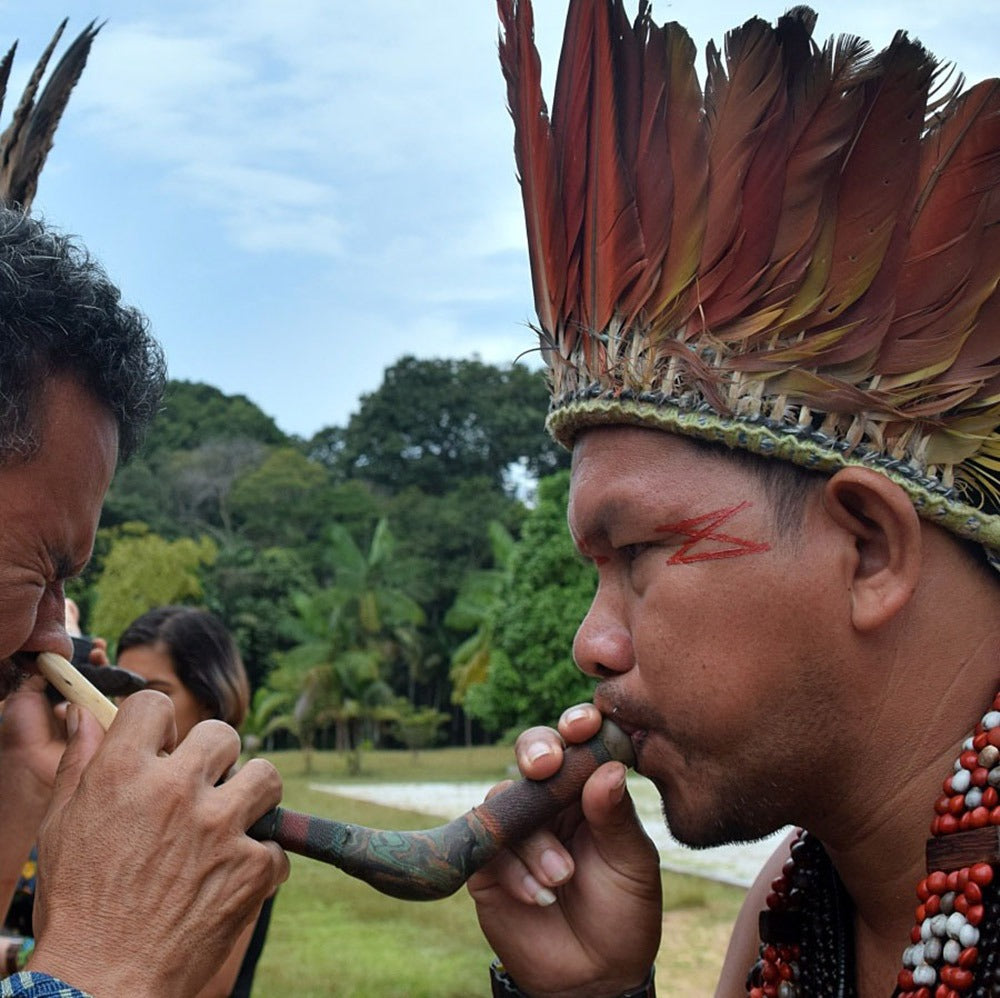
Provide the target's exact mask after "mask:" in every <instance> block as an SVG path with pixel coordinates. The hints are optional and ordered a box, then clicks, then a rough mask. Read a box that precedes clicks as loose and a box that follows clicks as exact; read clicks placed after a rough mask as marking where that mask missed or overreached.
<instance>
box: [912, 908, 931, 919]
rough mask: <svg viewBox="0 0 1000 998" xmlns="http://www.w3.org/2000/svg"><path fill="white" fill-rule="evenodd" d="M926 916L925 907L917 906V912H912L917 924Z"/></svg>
mask: <svg viewBox="0 0 1000 998" xmlns="http://www.w3.org/2000/svg"><path fill="white" fill-rule="evenodd" d="M927 915H928V911H927V905H925V904H918V905H917V910H916V911H915V912H914V917H915V918H916V920H917V921H918V922H922V921H923V920H924V919H925V918H926V917H927Z"/></svg>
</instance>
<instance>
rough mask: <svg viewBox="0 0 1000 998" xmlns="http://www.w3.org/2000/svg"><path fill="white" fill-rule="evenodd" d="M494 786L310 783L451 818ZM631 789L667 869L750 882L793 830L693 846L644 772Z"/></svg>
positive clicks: (632, 779)
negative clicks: (680, 835)
mask: <svg viewBox="0 0 1000 998" xmlns="http://www.w3.org/2000/svg"><path fill="white" fill-rule="evenodd" d="M489 788H490V784H488V783H315V784H310V789H312V790H319V791H322V792H324V793H331V794H337V795H339V796H341V797H350V798H353V799H354V800H363V801H368V802H369V803H372V804H382V805H384V806H386V807H395V808H399V809H401V810H404V811H416V812H418V813H420V814H426V815H429V816H431V817H434V818H441V819H444V820H446V821H450V820H451V819H452V818H457V817H458V816H459V815H460V814H464V813H465V812H466V811H468V810H469V809H470V808H472V807H475V806H476V804H480V803H482V801H483V799H484V798H485V796H486V792H487V790H489ZM629 790H630V792H631V794H632V798H633V799H634V800H635V805H636V810H637V811H638V814H639V817H640V818H641V819H642V823H643V826H644V827H645V829H646V832H647V833H648V834H649V836H650V838H651V839H652V840H653V841H654V842H655V843H656V846H657V848H658V849H659V850H660V864H661V865H662V866H663V867H664V868H665V869H668V870H674V871H676V872H678V873H690V874H693V875H695V876H699V877H707V878H709V879H711V880H721V881H723V882H725V883H728V884H736V885H738V886H740V887H749V886H750V884H751V883H752V882H753V880H754V878H755V877H756V876H757V872H758V871H759V870H760V867H761V865H762V864H763V862H764V861H765V860H766V859H767V857H768V856H770V855H771V853H772V852H773V851H774V849H775V847H776V845H777V844H778V842H780V840H781V839H782V838H784V836H785V835H786V834H787V830H783V831H781V832H777V833H776V834H775V835H773V836H771V837H770V838H767V839H763V840H762V841H760V842H752V843H749V844H746V845H733V846H719V847H717V848H714V849H697V850H696V849H688V848H687V847H686V846H682V845H681V844H680V843H679V842H677V840H676V839H674V838H673V836H671V834H670V832H669V831H668V830H667V827H666V823H665V822H664V820H663V815H662V813H661V812H660V798H659V795H658V794H657V793H656V790H655V789H654V788H653V785H652V784H651V783H649V782H648V781H647V780H644V779H642V778H641V777H630V778H629Z"/></svg>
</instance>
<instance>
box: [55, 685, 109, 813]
mask: <svg viewBox="0 0 1000 998" xmlns="http://www.w3.org/2000/svg"><path fill="white" fill-rule="evenodd" d="M66 734H67V741H66V749H65V751H64V752H63V754H62V758H61V759H60V760H59V768H58V769H57V770H56V779H55V784H54V785H53V788H52V804H51V807H50V810H53V811H55V810H61V809H62V807H63V806H64V805H65V804H66V802H67V801H68V800H69V799H70V798H71V797H72V796H73V794H74V793H75V792H76V788H77V787H78V786H79V783H80V777H81V776H82V774H83V771H84V770H85V769H86V768H87V765H88V763H89V762H90V760H91V759H92V758H93V757H94V753H95V752H96V751H97V749H98V747H99V746H100V744H101V742H102V741H103V740H104V729H103V728H102V727H101V726H100V724H99V723H98V722H97V718H95V717H94V715H93V714H91V713H90V711H89V710H84V709H83V708H82V707H78V706H77V705H76V704H72V703H71V704H70V705H69V707H68V708H67V710H66Z"/></svg>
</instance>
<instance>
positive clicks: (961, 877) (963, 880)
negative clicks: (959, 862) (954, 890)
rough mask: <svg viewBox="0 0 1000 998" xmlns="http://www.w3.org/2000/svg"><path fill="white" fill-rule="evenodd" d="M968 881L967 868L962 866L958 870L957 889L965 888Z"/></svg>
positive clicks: (962, 889)
mask: <svg viewBox="0 0 1000 998" xmlns="http://www.w3.org/2000/svg"><path fill="white" fill-rule="evenodd" d="M968 882H969V868H968V867H967V866H963V867H962V869H961V870H959V871H958V889H959V890H960V891H964V890H965V886H966V884H968Z"/></svg>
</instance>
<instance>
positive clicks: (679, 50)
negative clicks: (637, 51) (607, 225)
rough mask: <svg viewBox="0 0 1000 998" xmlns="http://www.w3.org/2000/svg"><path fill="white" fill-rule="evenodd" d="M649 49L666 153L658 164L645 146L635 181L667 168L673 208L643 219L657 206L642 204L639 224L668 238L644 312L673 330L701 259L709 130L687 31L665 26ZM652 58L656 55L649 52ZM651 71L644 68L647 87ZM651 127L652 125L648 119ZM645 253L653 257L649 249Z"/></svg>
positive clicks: (650, 179) (645, 181)
mask: <svg viewBox="0 0 1000 998" xmlns="http://www.w3.org/2000/svg"><path fill="white" fill-rule="evenodd" d="M650 49H658V50H659V51H660V52H662V53H663V58H664V64H663V65H662V67H661V68H660V70H659V71H660V72H662V73H663V77H664V86H663V104H662V108H658V109H657V112H656V113H657V118H659V119H662V124H659V125H657V126H655V127H658V128H660V129H662V131H663V132H664V133H665V141H666V146H667V152H666V154H665V155H666V159H665V160H664V161H663V162H662V165H660V166H659V167H658V165H657V163H656V162H655V160H654V159H653V150H652V149H651V150H650V154H649V155H648V156H647V157H646V158H645V159H644V160H643V161H641V162H640V164H639V167H638V170H639V171H640V173H639V176H640V183H641V185H642V188H643V189H644V190H645V189H647V188H649V187H654V188H655V186H656V178H657V174H658V173H661V172H667V173H669V174H670V175H671V176H672V177H673V182H674V197H673V211H672V212H670V213H669V214H668V215H665V216H659V217H657V216H654V217H653V219H652V220H651V221H649V222H648V223H647V217H648V215H650V214H651V213H652V212H653V211H655V210H656V207H655V205H654V204H647V202H645V201H644V202H643V203H642V217H643V224H644V226H646V225H647V224H648V226H649V227H650V228H654V227H657V226H658V227H659V228H660V229H661V230H662V233H663V237H664V238H665V239H666V242H667V246H666V251H665V253H664V255H663V257H662V262H661V263H660V264H659V265H658V267H657V270H656V274H655V284H654V285H653V287H652V288H651V289H650V291H649V293H648V295H647V297H646V303H645V311H646V315H647V320H648V321H649V322H650V323H651V324H655V326H656V327H657V328H659V329H664V330H672V329H673V328H674V327H675V326H677V325H678V324H679V323H678V321H677V317H678V314H679V313H680V312H681V310H682V308H683V305H682V300H683V299H682V295H683V292H684V291H685V289H687V288H690V287H691V286H692V285H693V283H694V279H695V275H696V274H697V272H698V263H699V260H700V259H701V252H702V244H703V242H704V233H705V216H706V213H707V210H708V130H707V127H706V122H705V116H704V114H703V112H702V95H701V85H700V84H699V82H698V76H697V73H696V72H695V66H694V63H695V55H696V49H695V45H694V42H692V40H691V38H690V36H689V35H688V33H687V32H686V31H685V30H684V29H683V28H682V27H681V26H680V25H679V24H676V23H673V22H671V23H669V24H665V25H664V26H663V27H662V28H661V29H659V31H656V30H655V29H654V30H653V31H652V32H651V39H650ZM651 59H655V55H652V54H651ZM654 72H655V70H653V69H651V68H650V69H647V73H646V78H647V87H648V86H649V82H648V81H649V79H650V77H651V76H652V75H653V74H654ZM650 127H654V126H653V125H652V123H651V125H650ZM647 242H649V240H647ZM647 251H648V252H649V255H650V259H651V260H652V259H654V258H655V256H654V252H653V251H652V250H649V249H648V250H647ZM651 276H653V275H652V274H651Z"/></svg>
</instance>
